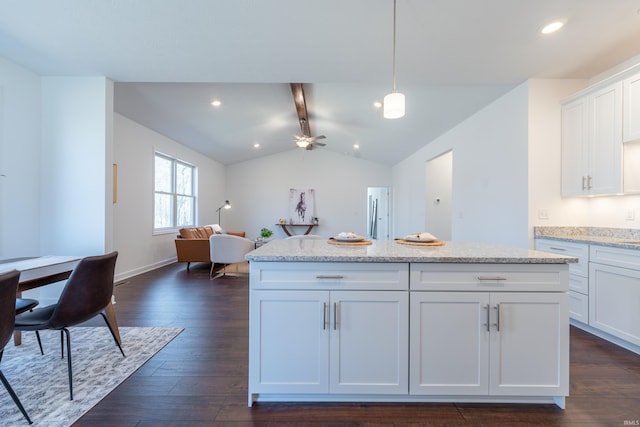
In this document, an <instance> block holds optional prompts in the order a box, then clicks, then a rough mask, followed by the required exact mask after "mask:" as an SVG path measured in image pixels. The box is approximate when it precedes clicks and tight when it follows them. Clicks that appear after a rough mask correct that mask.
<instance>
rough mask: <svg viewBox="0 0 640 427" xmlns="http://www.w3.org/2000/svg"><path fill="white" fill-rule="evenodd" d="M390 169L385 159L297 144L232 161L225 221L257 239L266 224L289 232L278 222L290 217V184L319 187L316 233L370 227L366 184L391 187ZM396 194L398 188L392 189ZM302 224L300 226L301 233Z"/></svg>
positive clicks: (276, 233) (361, 231) (327, 234)
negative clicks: (376, 160)
mask: <svg viewBox="0 0 640 427" xmlns="http://www.w3.org/2000/svg"><path fill="white" fill-rule="evenodd" d="M390 185H391V169H390V168H389V167H387V166H385V165H381V164H378V163H373V162H369V161H365V160H361V159H357V158H354V157H350V156H346V155H342V154H336V153H332V152H330V151H328V150H323V149H316V150H311V151H306V150H301V149H292V150H290V151H287V152H284V153H280V154H276V155H272V156H267V157H264V158H261V159H257V160H251V161H247V162H242V163H238V164H235V165H231V166H228V167H227V192H226V195H225V197H223V198H220V203H222V202H223V201H224V199H229V201H230V202H231V204H232V206H233V207H232V208H231V209H229V210H225V211H223V212H222V221H221V222H222V226H223V228H225V229H227V230H243V231H245V232H246V233H247V237H248V238H251V239H255V238H256V237H257V236H258V232H259V231H260V229H261V228H263V227H266V228H269V229H271V230H273V231H274V237H275V238H283V237H286V236H285V234H284V233H283V231H282V230H281V229H280V227H276V226H275V224H276V223H277V222H278V219H279V218H286V217H287V211H288V200H289V199H288V197H289V189H290V188H300V189H302V188H313V189H315V193H316V198H315V216H317V217H319V219H320V226H319V227H317V228H315V229H314V230H313V231H312V233H314V234H320V235H322V236H324V237H330V236H333V235H335V234H337V233H339V232H341V231H354V232H356V233H358V234H360V235H365V236H366V233H367V187H389V186H390ZM391 197H392V198H393V194H392V195H391ZM301 231H302V230H299V229H298V230H296V232H298V233H300V232H301Z"/></svg>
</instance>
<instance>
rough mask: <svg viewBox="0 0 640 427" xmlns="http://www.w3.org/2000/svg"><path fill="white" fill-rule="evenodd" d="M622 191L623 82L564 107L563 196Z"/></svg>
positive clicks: (573, 101)
mask: <svg viewBox="0 0 640 427" xmlns="http://www.w3.org/2000/svg"><path fill="white" fill-rule="evenodd" d="M621 192H622V82H617V83H614V84H611V85H608V86H605V87H603V88H600V89H599V90H596V91H594V92H591V93H588V94H586V95H584V96H581V97H579V98H576V99H574V100H572V101H570V102H568V103H565V104H564V105H563V106H562V195H563V196H586V195H602V194H614V193H621Z"/></svg>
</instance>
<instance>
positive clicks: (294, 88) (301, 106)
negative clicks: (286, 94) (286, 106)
mask: <svg viewBox="0 0 640 427" xmlns="http://www.w3.org/2000/svg"><path fill="white" fill-rule="evenodd" d="M290 85H291V94H292V95H293V103H294V104H295V106H296V114H297V115H298V123H299V124H300V130H301V131H302V134H303V135H306V136H311V129H310V128H309V116H308V114H307V101H306V99H305V97H304V87H303V84H302V83H290Z"/></svg>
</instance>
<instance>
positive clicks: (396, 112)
mask: <svg viewBox="0 0 640 427" xmlns="http://www.w3.org/2000/svg"><path fill="white" fill-rule="evenodd" d="M383 115H384V118H385V119H398V118H400V117H402V116H404V94H402V93H400V92H392V93H390V94H388V95H387V96H385V97H384V113H383Z"/></svg>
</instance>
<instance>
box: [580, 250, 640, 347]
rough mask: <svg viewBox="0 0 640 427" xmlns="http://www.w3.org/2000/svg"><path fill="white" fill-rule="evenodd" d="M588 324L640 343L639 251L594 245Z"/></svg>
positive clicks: (590, 268)
mask: <svg viewBox="0 0 640 427" xmlns="http://www.w3.org/2000/svg"><path fill="white" fill-rule="evenodd" d="M591 261H592V262H591V263H590V264H589V295H590V299H589V325H590V326H592V327H595V328H598V329H600V330H602V331H604V332H606V333H608V334H611V335H613V336H615V337H618V338H621V339H623V340H625V341H628V342H630V343H632V344H635V345H636V346H639V345H640V252H639V251H636V250H632V249H621V248H610V247H605V246H597V245H592V246H591Z"/></svg>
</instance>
